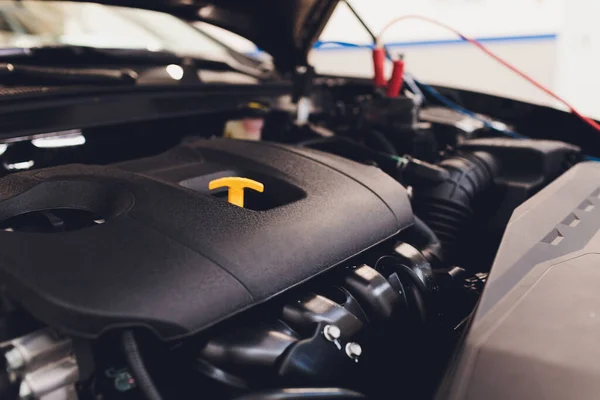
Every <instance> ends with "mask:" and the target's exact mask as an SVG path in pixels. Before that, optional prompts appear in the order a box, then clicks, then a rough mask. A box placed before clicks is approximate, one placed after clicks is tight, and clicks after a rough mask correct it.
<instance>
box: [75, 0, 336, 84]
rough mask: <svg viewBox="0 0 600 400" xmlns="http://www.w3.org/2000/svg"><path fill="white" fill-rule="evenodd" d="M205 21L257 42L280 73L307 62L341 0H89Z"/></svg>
mask: <svg viewBox="0 0 600 400" xmlns="http://www.w3.org/2000/svg"><path fill="white" fill-rule="evenodd" d="M86 1H87V2H94V3H100V4H109V5H115V6H124V7H132V8H143V9H148V10H155V11H161V12H165V13H169V14H172V15H175V16H177V17H180V18H182V19H185V20H188V21H204V22H207V23H210V24H213V25H216V26H219V27H221V28H224V29H227V30H229V31H231V32H234V33H237V34H238V35H241V36H243V37H245V38H246V39H249V40H251V41H252V42H254V43H255V44H256V45H257V46H258V47H259V48H261V49H262V50H264V51H266V52H268V53H269V54H271V56H273V59H274V61H275V66H276V67H277V69H278V70H279V71H280V72H283V73H285V72H289V71H290V70H292V69H293V68H294V67H295V66H299V65H305V64H306V62H307V54H308V51H309V50H310V48H311V47H312V45H313V43H314V42H315V40H317V38H318V36H319V35H320V33H321V31H322V30H323V27H324V26H325V23H326V22H327V20H328V19H329V17H330V16H331V13H332V12H333V9H334V8H335V6H336V4H337V3H338V0H86Z"/></svg>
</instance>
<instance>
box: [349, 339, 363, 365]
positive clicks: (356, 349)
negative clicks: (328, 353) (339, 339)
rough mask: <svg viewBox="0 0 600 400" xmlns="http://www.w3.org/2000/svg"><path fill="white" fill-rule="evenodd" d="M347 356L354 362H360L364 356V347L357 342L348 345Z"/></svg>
mask: <svg viewBox="0 0 600 400" xmlns="http://www.w3.org/2000/svg"><path fill="white" fill-rule="evenodd" d="M345 350H346V355H347V356H348V357H350V358H351V359H353V360H356V361H358V357H360V355H361V354H362V347H361V345H360V344H358V343H356V342H348V343H347V344H346V348H345Z"/></svg>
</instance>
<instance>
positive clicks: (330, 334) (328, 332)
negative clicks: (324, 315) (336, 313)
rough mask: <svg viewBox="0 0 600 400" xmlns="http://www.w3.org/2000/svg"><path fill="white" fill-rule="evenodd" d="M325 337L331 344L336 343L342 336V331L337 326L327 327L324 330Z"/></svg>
mask: <svg viewBox="0 0 600 400" xmlns="http://www.w3.org/2000/svg"><path fill="white" fill-rule="evenodd" d="M323 336H325V339H327V340H328V341H330V342H335V341H336V340H338V339H339V338H340V337H341V336H342V331H341V330H340V328H338V327H337V325H325V328H323Z"/></svg>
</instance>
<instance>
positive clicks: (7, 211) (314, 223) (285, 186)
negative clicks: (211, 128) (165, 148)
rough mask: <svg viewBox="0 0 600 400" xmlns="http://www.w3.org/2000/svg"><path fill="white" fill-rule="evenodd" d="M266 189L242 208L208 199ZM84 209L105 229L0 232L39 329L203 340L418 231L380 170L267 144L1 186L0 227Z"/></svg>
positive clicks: (4, 267)
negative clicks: (212, 330) (250, 186)
mask: <svg viewBox="0 0 600 400" xmlns="http://www.w3.org/2000/svg"><path fill="white" fill-rule="evenodd" d="M224 176H240V177H246V178H251V179H255V180H257V181H260V182H262V183H264V184H265V191H264V193H250V191H247V192H249V193H247V205H248V208H240V207H237V206H234V205H232V204H229V203H228V202H227V201H226V200H225V199H224V198H223V193H216V194H215V193H210V192H209V190H208V182H209V181H211V180H212V179H215V178H219V177H224ZM63 208H66V209H78V210H86V211H89V212H92V213H94V214H96V215H99V216H100V217H101V218H102V219H104V220H105V221H106V222H104V223H102V224H98V225H95V226H91V227H89V228H85V229H81V230H76V231H66V232H58V233H32V232H19V231H15V232H9V231H5V230H2V231H0V242H1V243H2V246H1V247H0V279H2V282H3V283H5V287H6V288H7V291H8V294H9V296H10V297H11V298H13V299H15V300H16V301H17V302H19V303H21V304H22V305H23V306H24V307H25V308H26V309H27V310H28V311H29V312H31V313H32V314H33V315H34V316H35V317H37V318H39V319H40V320H42V321H43V322H45V323H47V324H49V325H51V326H53V327H56V328H59V329H63V330H65V331H66V332H69V333H71V334H74V335H80V336H84V337H97V336H98V335H99V334H101V333H102V332H104V331H106V330H107V329H110V328H113V327H116V326H136V325H137V326H146V327H149V328H150V329H152V330H153V331H155V332H156V333H157V334H158V335H159V336H160V337H162V338H164V339H172V338H176V337H181V336H185V335H189V334H191V333H195V332H198V331H199V330H201V329H203V328H206V327H208V326H210V325H212V324H215V323H216V322H218V321H220V320H223V319H225V318H227V317H229V316H231V315H233V314H235V313H238V312H240V311H242V310H244V309H246V308H248V307H251V306H253V305H255V304H258V303H261V302H263V301H265V300H267V299H269V298H271V297H272V296H274V295H276V294H278V293H280V292H282V291H284V290H286V289H288V288H290V287H292V286H294V285H297V284H299V283H301V282H303V281H305V280H307V279H309V278H311V277H313V276H315V275H317V274H319V273H321V272H323V271H325V270H327V269H328V268H330V267H332V266H334V265H336V264H339V263H340V262H342V261H344V260H346V259H348V258H349V257H352V256H354V255H356V254H357V253H359V252H361V251H363V250H365V249H367V248H369V247H370V246H373V245H374V244H376V243H378V242H380V241H382V240H385V239H387V238H389V237H391V236H392V235H394V234H396V233H397V232H399V231H401V230H402V229H404V228H406V227H408V226H410V225H411V224H412V221H413V217H412V212H411V208H410V203H409V199H408V196H407V193H406V191H405V189H404V188H403V187H402V186H401V185H399V184H398V183H397V182H396V181H394V180H393V179H392V178H390V177H389V176H387V175H386V174H384V173H382V172H381V171H380V170H378V169H376V168H375V167H370V166H364V165H360V164H357V163H354V162H352V161H348V160H345V159H342V158H339V157H335V156H331V155H328V154H324V153H319V152H316V151H312V150H308V149H303V148H294V147H286V146H280V145H275V144H269V143H253V142H242V141H228V140H212V141H199V142H195V143H191V144H187V145H184V146H180V147H177V148H175V149H174V150H172V151H169V152H167V153H165V154H162V155H159V156H156V157H152V158H146V159H142V160H137V161H132V162H127V163H123V164H119V165H114V166H111V167H101V166H84V165H69V166H64V167H58V168H51V169H45V170H38V171H30V172H25V173H19V174H15V175H10V176H8V177H5V178H3V179H2V180H0V221H6V220H7V219H9V218H11V217H14V216H16V215H21V214H24V213H29V212H32V211H36V210H50V209H53V210H56V209H63Z"/></svg>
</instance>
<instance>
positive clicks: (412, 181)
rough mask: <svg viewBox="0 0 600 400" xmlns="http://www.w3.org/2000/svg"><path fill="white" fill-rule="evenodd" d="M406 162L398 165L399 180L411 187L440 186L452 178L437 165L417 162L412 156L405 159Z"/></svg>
mask: <svg viewBox="0 0 600 400" xmlns="http://www.w3.org/2000/svg"><path fill="white" fill-rule="evenodd" d="M403 159H405V161H404V162H402V163H398V169H399V174H400V176H399V180H400V181H401V182H402V183H403V184H405V185H410V186H420V185H431V184H438V183H441V182H444V181H446V180H447V179H449V178H450V173H449V172H448V171H447V170H445V169H444V168H441V167H439V166H437V165H434V164H430V163H428V162H425V161H421V160H417V159H416V158H412V157H410V156H407V155H405V156H404V157H403Z"/></svg>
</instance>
